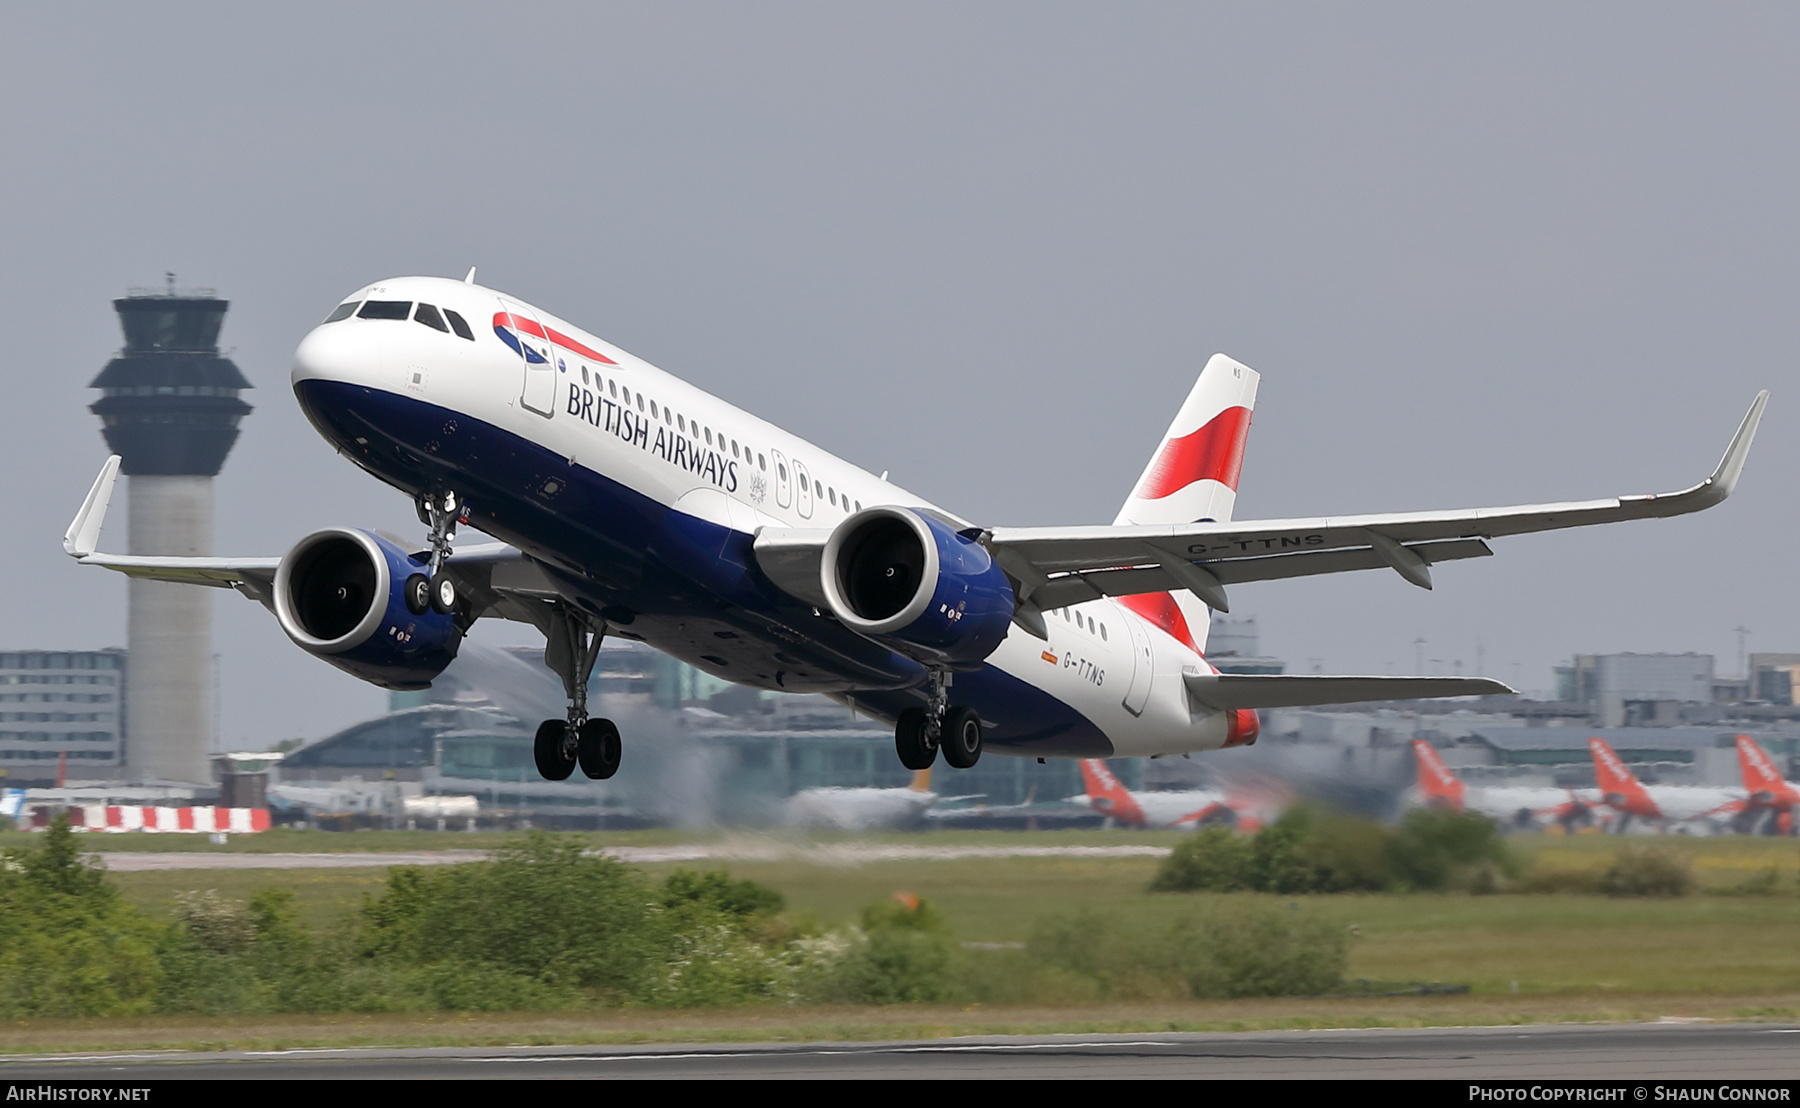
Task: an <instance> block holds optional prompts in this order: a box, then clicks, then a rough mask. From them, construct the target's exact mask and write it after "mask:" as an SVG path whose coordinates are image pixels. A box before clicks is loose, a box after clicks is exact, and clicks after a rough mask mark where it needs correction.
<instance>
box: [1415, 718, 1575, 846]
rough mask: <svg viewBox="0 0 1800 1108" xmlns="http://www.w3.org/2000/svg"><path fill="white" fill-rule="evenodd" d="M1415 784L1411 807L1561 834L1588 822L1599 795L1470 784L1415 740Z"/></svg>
mask: <svg viewBox="0 0 1800 1108" xmlns="http://www.w3.org/2000/svg"><path fill="white" fill-rule="evenodd" d="M1412 747H1413V760H1414V761H1415V762H1416V763H1417V764H1418V767H1419V781H1418V785H1417V786H1416V789H1415V792H1414V796H1413V805H1412V806H1413V807H1418V808H1445V809H1448V810H1450V811H1452V812H1480V813H1481V814H1482V815H1484V816H1487V817H1488V818H1489V819H1491V820H1493V821H1494V822H1495V823H1497V824H1500V825H1501V826H1502V827H1509V828H1514V829H1518V830H1525V829H1528V828H1532V827H1536V826H1538V825H1539V824H1543V823H1556V824H1561V825H1562V828H1563V829H1564V830H1565V831H1570V830H1574V828H1575V826H1576V825H1577V824H1592V823H1593V822H1594V814H1593V813H1594V808H1595V807H1596V806H1597V805H1599V804H1600V797H1599V795H1598V794H1596V793H1594V792H1593V790H1591V789H1590V790H1586V791H1585V792H1578V791H1577V790H1575V789H1558V788H1554V787H1551V786H1548V785H1498V786H1491V785H1490V786H1481V785H1475V786H1471V785H1469V784H1468V783H1467V782H1465V781H1463V780H1462V779H1461V778H1459V777H1457V776H1456V774H1455V772H1454V771H1452V770H1451V768H1450V767H1449V766H1447V765H1445V764H1444V759H1443V756H1442V755H1440V754H1439V753H1438V752H1437V750H1436V749H1435V748H1433V747H1432V745H1431V744H1430V743H1428V742H1426V741H1425V740H1424V739H1414V740H1413V744H1412Z"/></svg>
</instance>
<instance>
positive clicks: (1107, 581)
mask: <svg viewBox="0 0 1800 1108" xmlns="http://www.w3.org/2000/svg"><path fill="white" fill-rule="evenodd" d="M1404 549H1406V550H1410V551H1412V552H1413V553H1414V554H1416V555H1417V556H1418V557H1419V558H1420V559H1421V560H1422V561H1423V562H1424V563H1425V564H1427V565H1435V564H1437V563H1438V562H1450V561H1456V560H1458V559H1462V558H1485V557H1488V556H1489V555H1491V554H1493V551H1492V550H1489V549H1488V545H1487V543H1484V542H1482V541H1481V540H1480V539H1459V540H1454V541H1450V542H1426V543H1418V544H1416V545H1414V546H1408V547H1405V548H1404ZM1388 565H1389V562H1388V561H1387V560H1386V559H1385V558H1383V557H1382V555H1381V554H1380V552H1378V551H1376V550H1375V549H1373V548H1366V549H1362V550H1321V551H1315V552H1313V553H1310V554H1288V555H1270V556H1267V557H1257V558H1244V559H1241V560H1238V561H1231V562H1211V563H1207V566H1206V568H1207V569H1208V570H1209V571H1211V573H1212V574H1213V576H1215V577H1217V578H1218V579H1219V583H1220V584H1222V585H1238V584H1242V583H1244V582H1246V581H1279V580H1283V579H1285V578H1289V577H1311V576H1314V575H1317V574H1324V573H1351V572H1355V571H1356V570H1363V569H1385V568H1387V567H1388ZM1186 587H1187V586H1186V585H1184V584H1183V583H1182V582H1180V581H1178V580H1176V579H1175V575H1174V574H1172V573H1170V572H1169V571H1168V570H1167V569H1165V568H1164V567H1162V566H1160V565H1157V566H1132V567H1126V568H1114V569H1100V570H1087V571H1084V572H1080V573H1070V574H1064V575H1062V576H1058V577H1052V578H1050V579H1049V580H1048V581H1047V582H1046V583H1045V584H1043V585H1040V586H1039V587H1038V588H1037V589H1036V590H1035V591H1033V592H1032V593H1031V602H1032V603H1033V604H1035V605H1037V606H1038V607H1039V608H1043V609H1049V608H1062V607H1066V606H1068V605H1070V604H1082V603H1086V602H1087V601H1090V600H1097V599H1099V598H1100V597H1102V596H1131V595H1134V594H1136V593H1146V592H1166V591H1168V590H1171V589H1180V588H1186Z"/></svg>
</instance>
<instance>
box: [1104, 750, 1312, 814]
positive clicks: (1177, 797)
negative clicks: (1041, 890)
mask: <svg viewBox="0 0 1800 1108" xmlns="http://www.w3.org/2000/svg"><path fill="white" fill-rule="evenodd" d="M1081 782H1082V785H1083V787H1084V790H1085V791H1084V792H1083V794H1082V795H1081V796H1073V797H1070V798H1069V801H1070V802H1071V803H1074V804H1086V805H1087V806H1088V807H1089V808H1092V809H1093V810H1094V811H1096V812H1098V813H1100V814H1101V815H1103V816H1105V817H1106V818H1107V819H1109V820H1112V821H1113V822H1115V823H1120V824H1124V825H1125V826H1126V827H1141V828H1146V829H1151V830H1162V829H1168V828H1174V829H1177V830H1192V829H1194V828H1196V827H1202V826H1207V825H1212V824H1216V825H1219V826H1224V827H1236V828H1238V829H1239V830H1242V831H1256V830H1258V829H1260V828H1261V827H1262V826H1263V825H1264V824H1265V823H1267V822H1269V821H1270V820H1271V819H1273V818H1274V817H1275V816H1276V815H1279V814H1280V809H1282V808H1284V807H1286V798H1284V797H1277V796H1274V795H1268V796H1251V795H1249V794H1248V793H1234V794H1230V795H1227V794H1225V793H1220V792H1214V791H1212V790H1210V789H1185V790H1179V791H1177V790H1154V789H1152V790H1143V791H1140V792H1135V793H1134V792H1132V791H1131V790H1130V789H1127V788H1126V787H1125V784H1124V782H1122V781H1120V780H1119V779H1118V777H1116V776H1114V775H1113V772H1112V770H1110V769H1108V768H1107V766H1106V762H1105V761H1104V760H1102V759H1099V758H1083V759H1082V761H1081Z"/></svg>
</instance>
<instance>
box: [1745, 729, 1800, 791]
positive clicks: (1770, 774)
mask: <svg viewBox="0 0 1800 1108" xmlns="http://www.w3.org/2000/svg"><path fill="white" fill-rule="evenodd" d="M1737 752H1738V768H1739V769H1741V770H1743V773H1744V791H1745V792H1747V793H1749V794H1750V796H1751V799H1753V800H1755V799H1758V798H1766V800H1765V801H1764V802H1771V801H1781V800H1785V801H1788V802H1789V803H1792V802H1793V801H1794V800H1796V799H1800V790H1796V789H1795V788H1794V786H1792V785H1790V784H1788V782H1787V779H1786V778H1784V777H1782V776H1781V771H1780V770H1778V769H1776V768H1775V763H1774V762H1772V761H1770V760H1769V755H1768V753H1767V752H1766V751H1764V750H1763V748H1762V747H1761V745H1759V744H1758V743H1757V741H1756V740H1755V739H1753V738H1751V737H1750V736H1749V735H1739V736H1738V737H1737Z"/></svg>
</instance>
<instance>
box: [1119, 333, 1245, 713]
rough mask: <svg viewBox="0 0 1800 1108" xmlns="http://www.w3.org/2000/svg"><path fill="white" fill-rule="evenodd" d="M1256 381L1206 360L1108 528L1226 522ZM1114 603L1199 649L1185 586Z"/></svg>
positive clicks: (1202, 643)
mask: <svg viewBox="0 0 1800 1108" xmlns="http://www.w3.org/2000/svg"><path fill="white" fill-rule="evenodd" d="M1261 380H1262V377H1261V375H1259V374H1258V373H1257V372H1256V371H1255V370H1254V369H1251V368H1250V367H1249V366H1247V365H1244V364H1243V363H1242V362H1239V361H1237V360H1235V359H1233V358H1228V357H1226V356H1225V355H1223V354H1214V355H1213V356H1212V357H1211V358H1209V359H1208V360H1207V362H1206V368H1204V369H1202V370H1201V371H1200V376H1199V378H1198V379H1196V380H1195V381H1194V387H1193V388H1192V389H1191V390H1190V391H1189V392H1188V396H1187V400H1186V401H1185V402H1184V403H1183V404H1182V405H1181V409H1180V410H1179V411H1177V412H1176V413H1175V420H1174V422H1172V423H1170V424H1169V429H1168V430H1167V431H1166V432H1164V433H1163V440H1162V445H1160V446H1159V447H1157V449H1156V453H1155V454H1153V455H1151V457H1150V462H1149V464H1148V465H1146V466H1145V467H1144V472H1143V474H1142V475H1141V476H1139V477H1138V480H1137V484H1136V485H1134V486H1132V490H1131V495H1130V496H1129V497H1127V498H1126V500H1125V504H1124V506H1123V507H1121V508H1120V509H1119V514H1118V516H1116V517H1115V518H1114V519H1113V526H1115V527H1127V526H1131V525H1133V524H1158V523H1170V524H1179V523H1200V522H1206V523H1225V522H1228V521H1229V520H1230V519H1231V512H1232V509H1233V508H1235V507H1236V506H1237V487H1238V474H1239V473H1240V472H1242V470H1243V467H1244V445H1245V443H1246V442H1248V441H1249V438H1250V413H1251V412H1252V411H1253V410H1254V409H1255V407H1256V386H1257V383H1258V382H1259V381H1261ZM1121 603H1123V604H1124V605H1125V607H1127V608H1129V609H1130V610H1132V611H1133V612H1136V613H1137V614H1138V615H1140V616H1142V617H1144V618H1145V619H1147V620H1149V621H1150V622H1151V623H1153V624H1155V625H1156V626H1158V627H1160V628H1162V629H1163V631H1165V632H1166V633H1167V634H1168V635H1169V637H1170V638H1172V639H1174V640H1175V641H1176V642H1178V643H1181V644H1182V645H1184V646H1186V647H1188V648H1189V649H1191V650H1193V651H1194V652H1195V653H1196V654H1203V653H1205V651H1206V634H1207V630H1208V629H1209V628H1210V627H1211V625H1212V613H1211V611H1210V610H1209V609H1208V608H1207V606H1206V605H1205V604H1204V603H1203V602H1202V601H1201V600H1200V598H1199V597H1196V596H1195V595H1194V594H1193V593H1192V592H1190V591H1188V590H1187V589H1177V590H1175V591H1172V592H1155V593H1140V594H1138V595H1135V596H1127V597H1122V598H1121ZM1252 718H1254V717H1252ZM1250 741H1251V742H1254V741H1255V738H1254V733H1252V736H1251V739H1250ZM1227 745H1232V746H1244V745H1248V743H1245V742H1241V741H1240V742H1237V743H1228V744H1227Z"/></svg>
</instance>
